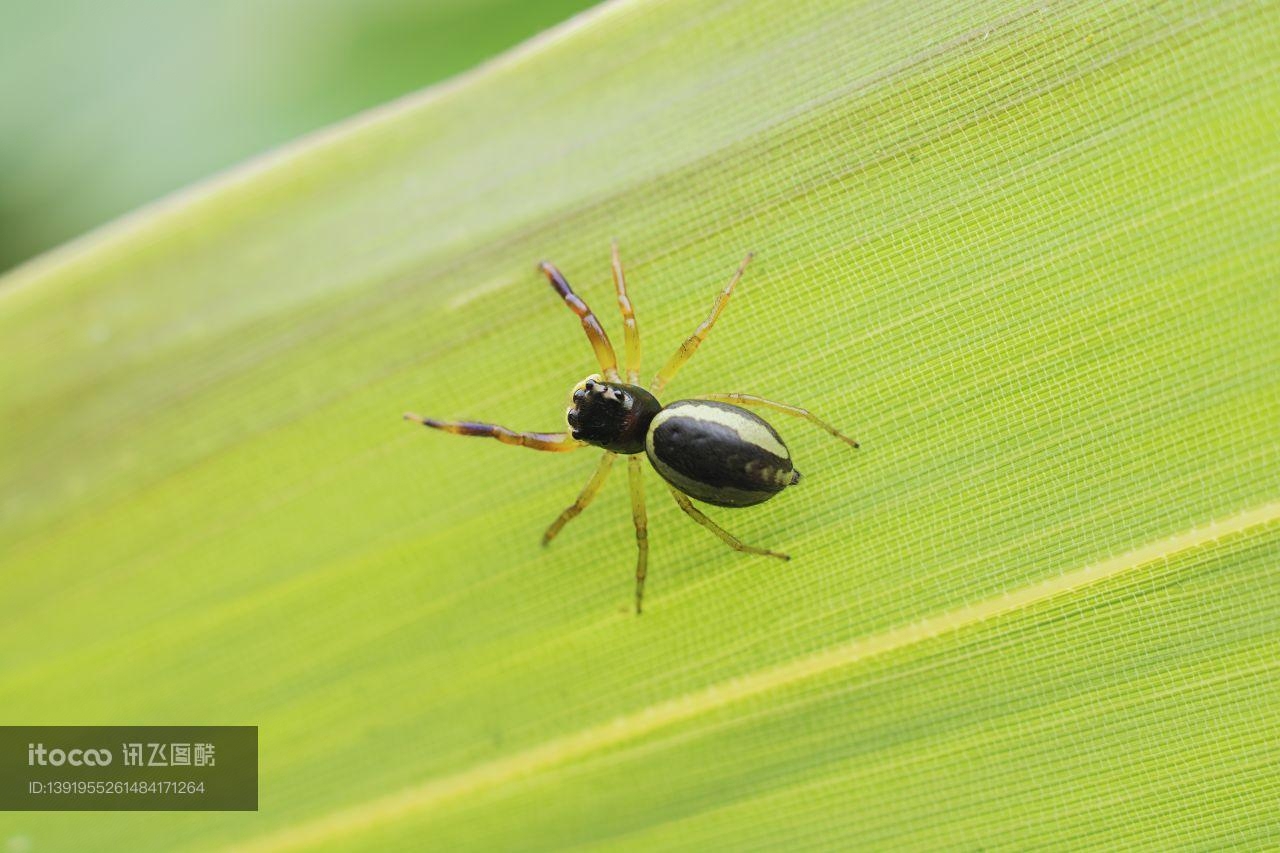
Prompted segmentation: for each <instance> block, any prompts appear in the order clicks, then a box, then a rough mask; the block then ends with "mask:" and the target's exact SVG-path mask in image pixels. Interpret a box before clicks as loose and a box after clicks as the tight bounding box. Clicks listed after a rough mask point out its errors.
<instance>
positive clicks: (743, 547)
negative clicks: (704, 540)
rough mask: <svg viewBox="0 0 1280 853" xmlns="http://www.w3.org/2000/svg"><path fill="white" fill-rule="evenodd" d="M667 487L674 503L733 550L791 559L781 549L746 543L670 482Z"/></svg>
mask: <svg viewBox="0 0 1280 853" xmlns="http://www.w3.org/2000/svg"><path fill="white" fill-rule="evenodd" d="M667 488H669V489H671V496H672V497H674V498H675V499H676V503H678V504H680V508H681V509H682V510H684V511H685V514H686V515H688V516H689V517H690V518H692V519H693V520H694V521H696V522H698V523H699V524H701V525H702V526H703V527H705V528H707V529H708V530H710V531H711V532H712V533H714V534H715V535H717V536H719V537H720V539H721V540H722V541H723V542H724V544H726V545H728V546H729V547H730V548H732V549H733V550H735V551H743V552H745V553H747V554H760V555H762V556H765V557H777V558H778V559H779V560H790V559H791V556H790V555H788V554H784V553H782V552H781V551H770V550H768V549H767V548H757V547H755V546H754V545H748V544H746V543H745V542H743V541H742V540H741V539H739V538H738V537H736V536H734V535H733V534H732V533H730V532H729V531H727V530H725V529H724V528H723V527H721V526H720V525H718V524H716V523H715V522H714V521H712V520H711V519H709V518H707V517H706V516H705V515H703V514H702V512H701V511H700V510H699V509H698V508H697V507H696V506H694V505H693V501H691V500H689V497H688V496H687V495H685V494H684V493H683V492H681V491H679V490H678V489H676V488H675V487H674V486H671V485H670V484H668V485H667Z"/></svg>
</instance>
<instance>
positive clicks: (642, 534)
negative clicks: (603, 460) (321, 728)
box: [627, 456, 649, 616]
mask: <svg viewBox="0 0 1280 853" xmlns="http://www.w3.org/2000/svg"><path fill="white" fill-rule="evenodd" d="M641 473H642V469H641V467H640V457H639V456H632V457H631V458H630V459H628V460H627V475H628V477H629V479H630V481H631V520H632V521H633V522H635V526H636V615H637V616H639V615H640V602H641V601H643V600H644V579H645V576H646V575H647V574H648V573H649V517H648V515H647V514H646V513H645V509H644V481H643V480H641V478H640V475H641Z"/></svg>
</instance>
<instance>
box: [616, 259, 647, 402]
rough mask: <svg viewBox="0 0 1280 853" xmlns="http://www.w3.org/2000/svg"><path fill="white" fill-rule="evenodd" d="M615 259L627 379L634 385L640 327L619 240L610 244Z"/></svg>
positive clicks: (638, 377)
mask: <svg viewBox="0 0 1280 853" xmlns="http://www.w3.org/2000/svg"><path fill="white" fill-rule="evenodd" d="M610 254H611V256H612V259H613V286H614V288H615V289H616V290H617V292H618V308H619V310H621V311H622V325H623V329H624V330H625V332H626V341H627V350H626V352H627V381H628V382H630V383H631V384H632V385H635V384H637V383H638V382H639V381H640V327H639V326H637V325H636V312H635V308H633V307H632V305H631V300H630V299H629V298H628V297H627V277H626V275H624V274H623V272H622V261H621V260H620V259H619V258H618V241H617V240H614V241H613V243H612V244H611V245H610Z"/></svg>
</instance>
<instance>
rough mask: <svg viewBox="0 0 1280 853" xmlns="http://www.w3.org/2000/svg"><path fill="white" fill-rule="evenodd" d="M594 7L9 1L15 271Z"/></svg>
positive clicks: (5, 79)
mask: <svg viewBox="0 0 1280 853" xmlns="http://www.w3.org/2000/svg"><path fill="white" fill-rule="evenodd" d="M590 5H592V3H591V0H533V2H530V0H274V1H273V2H268V3H262V2H251V0H221V2H197V0H177V2H160V0H123V2H120V0H117V2H111V3H102V2H97V0H71V2H55V3H47V2H41V0H5V2H4V3H3V5H2V8H3V12H0V104H3V109H0V271H2V270H5V269H8V268H10V267H13V266H15V265H16V264H19V263H21V262H22V261H24V260H26V259H27V258H30V257H32V256H33V255H36V254H38V253H40V252H43V251H46V250H48V249H51V248H53V247H54V246H56V245H58V244H59V243H62V242H65V241H66V240H69V239H71V238H73V237H76V236H77V235H79V234H82V233H84V232H85V231H87V230H89V229H91V228H93V227H95V226H97V225H101V224H103V223H104V222H107V221H108V220H110V219H112V218H114V217H116V216H119V215H121V214H124V213H127V212H128V211H130V210H132V209H134V208H136V207H138V206H139V205H142V204H145V203H146V202H149V201H152V200H154V199H156V198H159V197H160V196H163V195H164V194H165V193H168V192H171V191H173V190H176V189H178V188H179V187H182V186H184V185H186V184H189V183H191V182H192V181H196V180H199V179H200V178H203V177H206V176H207V175H209V174H211V173H213V172H216V171H218V170H220V169H224V168H226V167H228V166H231V165H234V164H235V163H237V162H240V161H242V160H244V159H245V158H247V157H251V156H253V155H255V154H258V153H260V152H262V151H265V150H267V149H269V148H271V147H272V146H275V145H280V144H282V143H285V142H288V141H289V140H291V139H294V138H296V137H298V136H300V135H302V134H304V133H307V132H308V131H311V130H314V129H316V128H319V127H321V126H323V125H326V124H328V123H330V122H334V121H337V120H339V119H342V118H345V117H347V116H349V115H352V114H353V113H356V112H358V111H360V110H362V109H365V108H368V107H372V106H376V105H377V104H380V103H383V102H385V101H387V100H390V99H392V98H395V97H397V96H399V95H402V94H405V93H407V92H411V91H413V90H415V89H418V88H420V87H422V86H425V85H427V84H430V83H432V82H434V81H437V80H440V79H443V78H445V77H448V76H449V75H451V74H455V73H457V72H459V71H463V70H465V69H466V68H468V67H470V66H473V65H475V64H476V63H477V62H480V61H482V60H484V59H486V58H488V57H491V56H493V55H495V54H497V53H499V52H501V51H502V50H505V49H506V48H508V47H510V46H512V45H514V44H516V43H517V42H519V41H521V40H522V39H525V38H528V37H529V36H532V35H533V34H535V33H537V32H539V31H540V30H542V29H545V28H546V27H548V26H551V25H553V24H555V23H557V22H559V21H561V20H563V19H565V18H568V17H569V16H571V15H572V14H574V13H575V12H578V11H580V10H581V9H584V8H586V7H588V6H590Z"/></svg>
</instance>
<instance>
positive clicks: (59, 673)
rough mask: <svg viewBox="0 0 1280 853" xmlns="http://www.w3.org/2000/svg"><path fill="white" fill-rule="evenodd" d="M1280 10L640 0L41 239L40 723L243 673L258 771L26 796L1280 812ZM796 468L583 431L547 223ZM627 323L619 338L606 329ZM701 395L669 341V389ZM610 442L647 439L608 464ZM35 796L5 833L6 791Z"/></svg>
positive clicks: (542, 823)
mask: <svg viewBox="0 0 1280 853" xmlns="http://www.w3.org/2000/svg"><path fill="white" fill-rule="evenodd" d="M1278 66H1280V19H1278V18H1277V17H1276V15H1275V14H1274V8H1273V7H1270V6H1268V5H1267V4H1257V3H1214V4H1193V3H1185V4H1182V3H1167V4H1144V5H1141V6H1138V5H1134V4H1119V3H1117V4H1108V3H1081V4H1074V5H1061V6H1060V5H1046V4H1034V5H1015V4H1005V3H983V2H966V3H961V4H952V5H946V6H927V7H926V6H920V7H917V8H903V7H902V6H901V5H900V4H853V5H851V4H848V3H844V2H831V3H818V2H812V3H804V4H800V5H792V4H774V3H765V2H741V3H711V2H707V3H658V2H654V3H626V2H623V3H612V4H608V5H606V6H604V7H602V8H601V9H599V10H597V11H596V12H593V13H591V14H590V15H589V16H587V17H586V18H582V19H579V20H578V21H576V22H574V23H573V24H571V25H570V26H568V27H566V28H563V29H561V30H559V31H557V32H555V33H553V34H552V35H550V36H547V37H544V38H542V39H540V40H537V41H536V42H534V43H532V44H530V45H528V46H526V47H525V48H522V49H520V50H519V51H517V52H516V53H514V54H512V55H509V56H508V57H506V58H505V59H503V60H502V61H500V62H498V63H496V64H492V65H489V66H487V67H485V68H483V69H481V70H480V71H478V72H476V73H474V74H471V75H469V76H467V77H465V78H463V79H461V80H459V81H457V82H455V83H452V84H449V85H447V86H444V87H442V88H438V89H435V90H432V91H429V92H426V93H424V94H423V95H421V96H419V97H416V98H412V99H409V100H407V101H404V102H400V103H397V104H394V105H392V106H390V107H388V108H386V109H385V110H382V111H380V112H378V113H375V114H372V115H370V116H367V117H365V118H364V119H362V120H360V121H357V122H354V123H352V124H349V125H346V126H344V127H340V128H338V129H337V130H336V131H334V132H332V133H328V134H326V135H324V136H322V137H320V138H316V139H312V140H309V141H306V142H303V143H301V144H300V145H298V146H296V147H294V148H292V149H289V150H286V151H283V152H281V153H280V154H278V155H276V156H273V157H271V158H268V159H267V160H264V161H262V162H259V163H257V164H254V165H251V166H249V167H246V168H245V169H243V170H241V171H240V172H237V173H235V174H232V175H229V176H227V177H225V178H224V179H222V180H219V181H217V182H214V183H212V184H210V185H208V186H205V187H202V188H199V189H197V190H194V191H192V192H190V193H188V194H186V195H185V196H182V197H180V198H178V199H175V200H174V201H172V202H171V203H168V204H165V205H163V206H161V207H159V208H156V209H153V210H151V211H146V212H143V213H142V214H140V215H138V216H137V217H136V218H134V219H133V220H131V221H128V222H124V223H121V224H120V225H119V226H118V227H116V228H114V229H112V230H110V231H107V232H103V233H101V234H99V235H97V236H95V237H92V238H90V239H88V240H86V241H84V242H82V243H80V244H77V245H72V246H70V247H68V248H66V249H65V250H64V251H62V252H60V253H58V254H56V255H54V256H52V257H49V258H47V259H46V260H44V261H43V262H40V263H37V264H35V265H31V266H29V267H27V268H25V269H23V270H20V271H18V272H16V273H15V274H13V275H11V276H9V277H8V279H7V280H5V281H4V282H3V288H4V290H3V291H2V292H0V342H2V343H0V348H2V350H0V387H3V388H4V389H5V391H4V396H3V405H4V411H3V413H2V414H0V416H2V417H3V423H4V429H3V432H2V433H0V436H2V437H0V442H2V444H0V447H2V448H3V455H2V456H0V484H3V495H4V498H3V524H2V526H0V554H3V555H4V557H3V563H4V572H3V575H2V576H0V600H2V601H3V602H4V610H3V618H2V619H0V709H3V712H2V714H3V717H2V719H3V721H4V722H9V723H17V722H25V723H31V722H51V723H105V722H111V723H144V722H154V723H205V722H207V723H240V724H256V725H259V726H261V791H262V796H261V810H260V812H259V813H258V814H256V815H245V814H236V813H210V814H199V813H173V814H105V813H87V814H76V815H35V814H6V815H4V816H3V817H0V829H2V830H3V832H2V833H0V838H4V839H8V840H9V841H10V843H11V844H17V845H22V844H27V843H28V842H29V843H30V847H31V848H32V849H84V848H85V847H86V846H90V845H91V846H93V847H94V848H95V849H120V850H141V849H158V850H159V849H163V850H171V849H175V848H182V847H195V848H204V847H220V846H224V845H243V846H245V847H247V848H248V849H255V850H280V849H293V848H306V847H320V848H330V849H350V848H353V847H360V848H368V849H394V848H421V847H426V846H429V847H433V848H436V849H456V848H458V847H468V848H478V849H511V848H516V847H538V848H547V847H557V848H560V847H569V846H573V845H579V846H606V845H607V846H609V847H613V848H635V849H646V850H648V849H655V848H656V849H664V848H673V847H683V848H692V849H700V850H701V849H708V848H718V849H741V848H746V847H763V846H778V847H785V848H788V849H793V848H797V847H807V846H817V847H841V848H854V849H859V848H864V847H883V848H891V849H917V848H922V847H950V848H959V849H974V848H979V847H981V848H983V849H991V848H1009V849H1025V848H1028V847H1032V846H1049V847H1057V848H1079V847H1090V846H1103V847H1111V848H1125V847H1134V846H1147V847H1153V848H1167V847H1171V846H1186V847H1201V848H1220V847H1226V846H1247V847H1263V846H1268V845H1270V844H1274V843H1275V842H1276V840H1277V838H1276V824H1275V821H1274V812H1275V801H1276V796H1277V793H1278V791H1280V773H1278V772H1277V769H1276V767H1277V765H1276V762H1275V761H1274V760H1273V755H1272V754H1271V753H1272V751H1273V749H1272V745H1273V744H1274V742H1275V741H1276V739H1277V737H1280V715H1277V713H1276V710H1275V709H1276V707H1277V701H1278V700H1280V679H1278V678H1277V661H1278V660H1280V630H1278V624H1280V623H1278V620H1277V618H1276V616H1277V613H1278V612H1280V583H1277V581H1276V569H1277V562H1278V561H1280V429H1278V428H1277V427H1278V425H1280V290H1278V289H1277V287H1276V283H1277V280H1278V279H1280V203H1278V202H1277V199H1278V198H1280V162H1278V160H1277V150H1280V149H1278V148H1277V142H1280V133H1278V132H1277V131H1278V125H1277V121H1276V116H1277V115H1280V73H1277V72H1278V71H1280V67H1278ZM613 236H616V237H618V238H619V240H620V243H621V247H622V252H623V257H624V260H625V261H626V263H627V273H628V280H629V284H630V290H631V296H632V298H633V300H634V302H635V304H636V311H637V316H638V318H639V323H640V327H641V330H642V334H643V336H644V347H645V364H646V370H647V371H648V370H652V369H653V368H656V367H657V366H659V365H660V364H661V363H662V361H663V360H665V358H666V357H667V356H668V355H669V353H670V352H671V351H672V350H673V349H674V348H675V346H676V345H677V344H678V343H679V341H681V340H682V339H683V337H684V336H685V335H687V334H689V332H690V331H692V329H693V328H694V326H695V325H696V324H697V323H698V322H699V321H700V320H701V319H702V318H703V317H704V316H705V313H706V311H707V309H708V308H709V306H710V302H711V298H712V297H713V296H714V294H715V292H716V290H717V289H718V288H719V287H721V286H722V285H723V284H724V282H725V281H726V280H727V278H728V276H729V275H730V274H731V272H732V271H733V269H734V267H735V264H736V263H737V261H738V259H739V258H740V257H741V255H742V254H743V253H744V251H746V250H748V249H752V250H755V251H756V253H757V256H756V260H755V262H754V263H753V264H752V266H751V267H750V268H749V270H748V272H747V276H746V277H745V278H744V279H743V282H742V284H741V286H740V288H739V290H738V292H737V293H736V295H735V296H734V299H733V301H732V302H731V303H730V305H729V306H728V308H727V310H726V311H725V314H724V316H723V318H722V319H721V322H720V324H719V325H717V326H716V328H715V330H714V333H713V334H712V335H711V337H710V338H709V339H708V340H707V342H706V344H705V345H704V346H703V347H702V349H700V350H699V352H698V354H697V356H696V358H694V359H693V361H692V362H690V364H689V366H688V367H687V368H686V369H685V370H684V372H683V373H681V375H680V376H679V378H678V379H677V380H676V382H675V383H674V384H673V386H672V389H671V394H673V395H676V396H678V395H681V394H685V395H691V394H697V393H705V392H711V391H744V392H751V393H756V394H761V395H764V396H767V397H772V398H774V399H779V400H784V401H787V402H791V403H796V404H799V405H804V406H807V407H809V408H811V409H813V410H814V411H815V412H817V413H818V414H819V415H820V416H821V417H824V418H826V419H828V420H830V421H832V422H834V423H835V424H837V425H839V426H840V427H842V428H844V429H846V430H847V431H848V432H850V433H852V434H854V435H856V436H857V437H858V438H859V439H860V440H861V441H862V444H863V447H862V450H860V451H857V452H854V451H852V450H850V449H849V448H848V447H846V446H844V445H841V444H840V443H838V442H836V441H833V440H832V439H831V438H830V437H829V436H827V435H825V434H823V433H821V432H820V431H818V430H815V429H813V428H812V427H810V426H809V425H808V424H805V423H803V422H800V421H792V420H791V419H787V418H783V417H777V418H772V420H773V421H774V422H775V424H776V425H777V426H778V428H779V429H780V430H781V432H782V433H783V435H784V436H785V437H786V439H787V441H788V443H789V444H790V447H791V450H792V453H793V455H794V457H795V458H796V460H797V466H798V467H799V468H800V470H802V471H803V472H804V474H805V479H804V481H803V482H802V483H801V484H800V485H799V486H797V487H795V488H794V489H788V490H787V491H786V492H785V493H784V494H782V495H781V496H779V497H778V498H776V499H774V500H773V501H771V502H769V503H768V504H765V505H764V506H762V507H758V508H755V509H750V510H742V511H732V510H717V509H716V508H714V507H713V508H710V509H709V510H708V513H709V514H711V515H712V516H713V517H714V518H715V519H716V520H718V521H720V522H722V523H723V524H724V525H726V526H727V527H728V528H730V529H731V530H732V531H733V532H734V533H736V534H738V535H740V536H741V537H742V538H743V539H744V540H745V541H747V542H751V543H755V544H760V545H765V546H769V547H777V548H781V549H783V550H786V551H789V552H790V553H791V554H792V555H793V559H792V560H791V561H790V562H789V563H785V564H784V563H780V562H777V561H774V560H768V559H764V558H758V557H750V556H746V555H742V554H738V553H734V552H732V551H730V550H729V549H727V548H725V547H724V546H723V545H722V543H720V542H718V541H717V540H716V539H715V538H714V537H712V536H711V535H710V534H709V533H708V532H707V531H705V530H703V529H701V528H699V527H698V526H696V525H694V524H692V523H690V521H689V520H688V519H687V518H685V517H684V516H683V515H682V514H681V513H680V512H679V510H678V509H677V508H676V507H675V506H674V505H673V504H672V502H671V501H670V500H669V499H668V497H667V495H666V493H665V489H664V488H663V487H662V485H661V483H660V482H659V480H658V478H657V477H656V476H654V475H653V472H651V471H650V472H647V479H646V489H647V495H648V499H649V510H650V511H649V522H650V533H651V541H652V553H651V559H650V576H649V586H648V597H647V599H646V600H647V605H648V606H647V608H646V613H645V615H644V616H643V617H640V618H637V617H636V616H634V615H633V614H632V613H631V612H630V610H629V604H630V597H631V583H632V580H631V574H632V570H633V562H634V544H633V541H632V537H633V534H632V530H631V519H630V511H629V505H628V500H627V495H626V488H625V482H624V481H625V478H624V477H623V476H620V471H615V473H614V475H613V477H614V479H613V480H612V481H611V482H610V483H609V484H608V487H607V488H606V489H605V491H604V493H603V494H602V496H601V497H600V498H599V500H598V501H597V502H596V503H595V504H594V505H592V506H591V507H590V508H589V509H588V510H587V511H586V512H585V513H584V514H583V515H582V517H581V518H580V519H578V520H576V521H574V522H573V523H572V524H571V525H570V526H569V527H568V528H566V530H565V531H564V533H563V534H562V535H561V537H560V538H559V539H557V540H556V541H555V542H554V543H553V545H552V547H550V548H546V549H544V548H541V547H539V545H538V540H539V536H540V535H541V533H542V530H543V529H544V527H545V526H546V525H547V523H549V522H550V521H551V520H552V518H554V517H555V515H556V513H557V512H559V511H560V510H561V509H562V508H563V507H564V505H565V504H567V503H568V502H569V501H570V500H572V498H573V496H574V495H575V494H576V490H577V489H579V488H580V487H581V485H582V484H583V483H585V481H586V479H587V477H588V476H589V474H590V472H591V471H592V470H593V469H594V466H595V464H596V462H595V458H596V454H595V452H591V451H583V452H579V453H576V454H571V455H559V454H538V453H529V452H525V451H523V450H519V449H514V448H510V447H505V446H502V445H500V444H498V443H497V442H493V441H478V440H473V439H463V438H456V437H452V436H448V435H443V434H440V433H436V432H426V431H423V430H421V429H414V428H411V426H410V425H407V424H405V423H403V422H402V421H400V419H399V416H400V413H401V412H402V411H404V410H406V409H412V410H417V411H421V412H424V413H426V414H430V415H435V416H437V417H445V418H454V417H457V418H462V417H467V418H475V419H483V420H492V421H495V422H498V423H502V424H506V425H509V426H513V427H517V428H523V429H534V430H554V429H557V428H559V425H560V424H561V423H562V419H563V413H564V406H565V398H566V392H567V390H568V389H569V388H570V387H572V385H573V384H574V383H575V382H576V381H577V380H579V379H580V378H581V377H582V376H584V375H586V374H587V373H590V372H594V370H595V367H594V363H593V361H592V358H591V354H590V350H589V348H588V347H587V344H586V341H585V340H584V339H583V337H582V334H581V332H580V330H579V329H578V328H577V321H576V319H575V318H574V317H573V316H572V315H570V314H569V313H568V312H567V311H566V310H565V309H564V307H563V306H562V305H560V304H558V301H557V300H556V298H555V297H554V295H553V294H552V293H550V292H549V291H548V289H547V287H546V283H545V282H544V281H542V280H541V279H540V278H539V277H538V276H537V275H536V273H535V271H534V263H535V262H536V261H537V260H539V259H540V258H544V257H545V258H550V259H552V260H554V261H556V262H557V263H558V264H559V265H560V267H561V268H562V269H563V270H564V271H565V273H566V274H567V275H568V276H569V278H570V280H571V281H573V282H574V283H575V286H576V288H577V290H578V292H579V293H581V294H582V295H583V297H584V298H585V299H587V300H588V301H589V302H591V303H594V305H595V308H596V311H597V313H598V314H599V315H600V316H601V317H602V318H603V319H604V320H605V322H606V324H607V325H608V326H609V328H610V329H612V330H613V332H614V338H615V341H617V342H618V343H619V344H620V343H621V333H620V324H619V323H618V322H617V319H616V312H615V311H614V309H613V306H612V305H611V304H610V303H611V302H612V301H613V295H612V285H611V284H610V281H609V266H608V245H609V239H610V238H611V237H613ZM619 349H621V347H620V346H619ZM668 396H670V395H668ZM615 467H620V466H615ZM15 839H16V840H15Z"/></svg>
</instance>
